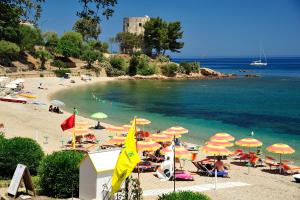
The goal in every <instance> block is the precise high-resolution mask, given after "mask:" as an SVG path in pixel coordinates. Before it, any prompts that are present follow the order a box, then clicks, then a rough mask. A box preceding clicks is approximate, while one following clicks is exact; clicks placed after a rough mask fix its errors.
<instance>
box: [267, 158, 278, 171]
mask: <svg viewBox="0 0 300 200" xmlns="http://www.w3.org/2000/svg"><path fill="white" fill-rule="evenodd" d="M265 164H266V165H268V166H269V167H270V170H272V167H275V168H278V167H279V164H278V161H277V160H276V159H275V158H273V157H271V156H265Z"/></svg>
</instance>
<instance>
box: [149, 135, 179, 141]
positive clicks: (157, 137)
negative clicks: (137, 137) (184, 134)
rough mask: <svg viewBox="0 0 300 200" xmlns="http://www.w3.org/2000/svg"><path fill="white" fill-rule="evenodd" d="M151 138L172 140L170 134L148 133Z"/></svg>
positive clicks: (154, 139)
mask: <svg viewBox="0 0 300 200" xmlns="http://www.w3.org/2000/svg"><path fill="white" fill-rule="evenodd" d="M150 138H151V140H153V141H155V142H170V141H172V140H173V138H172V136H170V135H166V134H161V133H160V134H152V135H150Z"/></svg>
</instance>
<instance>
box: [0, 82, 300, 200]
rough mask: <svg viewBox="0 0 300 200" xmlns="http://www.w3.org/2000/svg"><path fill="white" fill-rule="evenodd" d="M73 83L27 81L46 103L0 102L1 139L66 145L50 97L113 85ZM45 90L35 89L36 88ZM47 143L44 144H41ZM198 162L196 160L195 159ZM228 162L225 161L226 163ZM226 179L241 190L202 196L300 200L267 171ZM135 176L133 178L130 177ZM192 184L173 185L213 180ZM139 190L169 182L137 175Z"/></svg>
mask: <svg viewBox="0 0 300 200" xmlns="http://www.w3.org/2000/svg"><path fill="white" fill-rule="evenodd" d="M71 79H72V80H75V82H76V83H74V84H73V83H70V79H68V80H61V79H59V78H54V77H53V78H27V79H26V81H25V83H24V86H25V89H24V90H25V91H30V92H32V93H33V95H34V96H37V99H38V100H39V101H42V102H44V103H46V105H45V106H37V105H33V104H16V103H7V102H0V113H1V114H0V123H4V126H5V128H4V131H5V136H6V137H8V138H11V137H15V136H21V137H30V138H33V139H36V140H37V142H38V143H39V144H40V145H41V146H42V148H43V149H44V151H45V152H46V153H51V152H53V151H57V150H60V149H61V146H62V143H61V141H62V140H63V141H66V140H67V139H68V138H69V137H70V136H71V134H69V133H63V132H62V131H61V128H60V124H61V122H62V121H63V120H64V119H65V118H67V117H68V116H69V115H70V113H67V112H64V114H55V113H50V112H48V106H49V104H48V103H49V101H50V99H49V98H50V96H51V94H53V93H55V92H57V91H59V90H63V89H68V88H70V87H77V86H80V85H85V84H90V83H99V84H101V82H104V81H113V80H114V79H113V78H107V77H99V78H93V80H92V81H89V82H84V81H81V80H80V78H79V77H72V78H71ZM40 83H42V85H43V87H46V88H48V89H47V90H41V89H38V86H39V84H40ZM79 120H84V121H88V122H89V123H90V124H91V125H94V124H96V122H95V121H94V120H91V119H85V118H83V117H80V116H79ZM95 135H96V136H97V138H98V139H99V140H100V143H104V142H105V141H106V140H107V139H108V137H107V134H106V133H105V132H104V131H99V130H97V131H95ZM46 139H47V140H48V143H47V144H46V143H45V141H46ZM202 156H203V155H202ZM199 158H200V157H199ZM228 162H229V161H228ZM183 164H184V169H186V170H188V171H196V168H195V167H194V166H193V165H192V163H191V162H189V161H185V163H183ZM230 166H231V167H230V170H229V176H230V178H218V184H223V185H226V184H227V185H230V184H231V183H242V184H241V185H243V186H237V187H231V188H224V189H217V190H209V191H205V192H204V193H206V194H208V195H209V196H211V197H212V199H215V200H221V199H222V200H227V199H228V200H232V199H243V200H251V199H265V200H271V199H272V200H274V199H286V200H296V199H300V187H299V184H297V183H295V182H293V179H292V177H291V176H283V175H279V174H271V173H269V172H265V171H263V169H268V168H267V167H258V168H251V169H250V174H248V173H247V172H248V169H247V167H244V166H238V165H235V164H231V165H230ZM134 176H136V174H134ZM193 177H194V179H195V181H190V182H179V181H178V182H177V183H176V186H177V187H178V188H180V187H187V186H196V185H202V184H214V178H212V177H205V176H199V175H197V174H194V175H193ZM140 180H141V186H142V188H143V190H144V192H147V191H149V190H153V189H171V188H172V187H173V182H170V181H160V180H159V179H158V178H157V177H155V176H154V175H153V174H152V173H143V174H141V175H140ZM153 195H154V196H146V197H145V198H144V199H146V200H147V199H156V196H155V195H156V192H155V191H153Z"/></svg>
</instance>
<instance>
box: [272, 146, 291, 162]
mask: <svg viewBox="0 0 300 200" xmlns="http://www.w3.org/2000/svg"><path fill="white" fill-rule="evenodd" d="M267 151H269V152H272V153H277V154H279V155H280V157H279V159H280V163H281V155H282V154H293V153H295V150H294V149H293V148H292V147H290V146H289V145H287V144H282V143H278V144H273V145H271V146H269V147H267Z"/></svg>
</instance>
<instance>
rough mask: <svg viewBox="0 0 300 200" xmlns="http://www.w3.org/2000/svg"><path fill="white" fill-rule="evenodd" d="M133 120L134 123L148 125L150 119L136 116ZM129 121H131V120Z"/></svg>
mask: <svg viewBox="0 0 300 200" xmlns="http://www.w3.org/2000/svg"><path fill="white" fill-rule="evenodd" d="M135 121H136V125H148V124H151V121H150V120H148V119H144V118H136V119H135ZM131 123H132V121H131Z"/></svg>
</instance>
